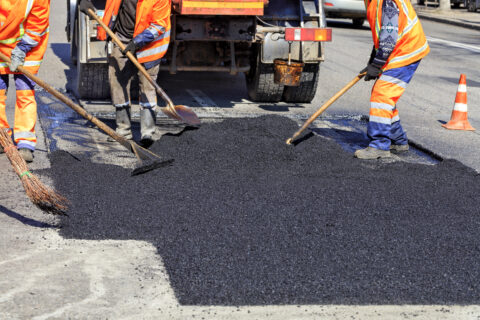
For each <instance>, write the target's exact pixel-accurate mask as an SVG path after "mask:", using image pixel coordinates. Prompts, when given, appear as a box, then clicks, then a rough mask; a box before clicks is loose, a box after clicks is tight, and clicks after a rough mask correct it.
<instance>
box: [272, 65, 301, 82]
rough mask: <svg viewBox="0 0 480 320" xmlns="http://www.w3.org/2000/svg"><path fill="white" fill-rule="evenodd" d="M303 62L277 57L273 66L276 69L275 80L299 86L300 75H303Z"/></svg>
mask: <svg viewBox="0 0 480 320" xmlns="http://www.w3.org/2000/svg"><path fill="white" fill-rule="evenodd" d="M304 65H305V64H304V63H303V62H299V61H294V60H291V61H290V63H288V61H287V60H282V59H275V60H273V67H274V69H275V74H274V78H273V80H274V82H275V83H276V84H283V85H285V86H292V87H298V86H299V85H300V77H301V76H302V70H303V66H304Z"/></svg>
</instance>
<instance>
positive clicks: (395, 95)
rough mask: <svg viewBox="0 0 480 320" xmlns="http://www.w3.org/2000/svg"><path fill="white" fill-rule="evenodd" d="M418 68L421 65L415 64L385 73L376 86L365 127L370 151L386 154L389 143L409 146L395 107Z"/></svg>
mask: <svg viewBox="0 0 480 320" xmlns="http://www.w3.org/2000/svg"><path fill="white" fill-rule="evenodd" d="M419 64H420V61H417V62H415V63H412V64H409V65H408V66H405V67H400V68H394V69H390V70H387V71H385V72H384V73H382V75H381V76H380V78H379V79H378V80H377V81H376V82H375V84H374V86H373V89H372V95H371V98H370V118H369V121H368V126H367V135H368V137H369V138H370V147H374V148H377V149H381V150H389V149H390V144H392V143H393V144H406V143H408V140H407V135H406V133H405V131H404V130H403V128H402V126H401V124H400V118H399V116H398V110H397V107H396V105H397V102H398V100H399V99H400V97H401V96H402V94H403V92H404V91H405V88H406V87H407V84H408V83H409V82H410V80H411V79H412V77H413V74H414V73H415V70H417V67H418V65H419Z"/></svg>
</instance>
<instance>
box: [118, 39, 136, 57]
mask: <svg viewBox="0 0 480 320" xmlns="http://www.w3.org/2000/svg"><path fill="white" fill-rule="evenodd" d="M138 49H139V48H138V45H137V44H136V43H135V41H134V40H131V41H130V42H129V43H128V44H127V46H126V47H125V49H124V50H122V53H123V55H124V56H126V55H127V52H131V53H132V54H135V52H136V51H137V50H138Z"/></svg>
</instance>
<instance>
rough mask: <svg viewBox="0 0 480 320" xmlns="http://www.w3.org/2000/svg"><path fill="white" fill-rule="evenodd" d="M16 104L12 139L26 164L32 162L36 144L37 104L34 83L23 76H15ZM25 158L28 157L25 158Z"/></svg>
mask: <svg viewBox="0 0 480 320" xmlns="http://www.w3.org/2000/svg"><path fill="white" fill-rule="evenodd" d="M14 79H15V87H16V89H17V102H16V104H15V122H14V125H13V126H14V127H13V138H14V140H15V142H16V143H17V147H18V149H19V150H22V149H25V150H23V151H22V153H21V154H22V156H23V157H24V159H25V160H26V161H27V162H30V161H32V160H33V154H32V153H33V151H35V146H36V144H37V137H36V135H35V124H36V122H37V102H36V101H35V82H33V81H32V80H30V79H29V78H27V77H26V76H25V75H23V74H15V75H14ZM25 157H28V159H27V158H25Z"/></svg>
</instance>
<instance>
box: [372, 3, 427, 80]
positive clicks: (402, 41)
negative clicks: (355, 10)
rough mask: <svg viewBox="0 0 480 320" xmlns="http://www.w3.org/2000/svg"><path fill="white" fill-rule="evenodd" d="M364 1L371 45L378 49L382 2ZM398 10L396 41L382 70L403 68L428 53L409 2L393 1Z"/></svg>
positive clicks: (417, 20)
mask: <svg viewBox="0 0 480 320" xmlns="http://www.w3.org/2000/svg"><path fill="white" fill-rule="evenodd" d="M365 1H366V3H365V4H366V6H367V20H368V22H369V23H370V29H372V36H373V43H374V45H375V48H376V49H378V47H379V33H380V28H381V26H382V5H383V0H371V1H369V2H367V1H368V0H365ZM394 1H395V3H396V5H397V7H398V9H399V10H400V13H399V16H398V39H397V44H396V45H395V48H394V49H393V51H392V53H391V54H390V56H389V58H388V60H387V62H386V64H385V65H384V66H383V68H382V70H383V71H385V70H389V69H393V68H399V67H404V66H406V65H409V64H411V63H413V62H416V61H418V60H420V59H422V58H423V57H425V56H426V55H427V54H428V53H429V52H430V47H429V46H428V43H427V39H426V38H425V33H424V32H423V29H422V25H421V24H420V21H419V19H418V17H417V14H416V12H415V10H414V9H413V6H412V4H411V3H410V1H409V0H394Z"/></svg>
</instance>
